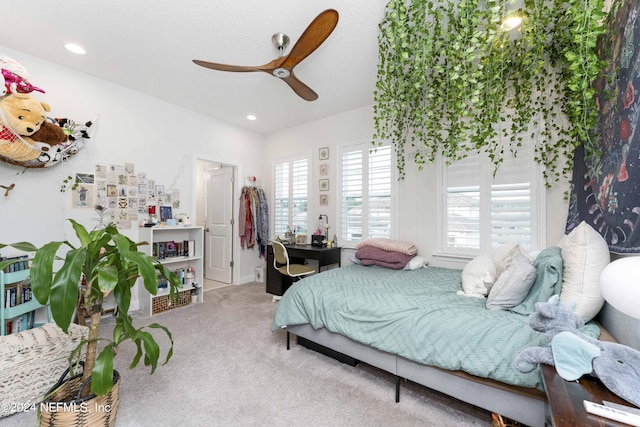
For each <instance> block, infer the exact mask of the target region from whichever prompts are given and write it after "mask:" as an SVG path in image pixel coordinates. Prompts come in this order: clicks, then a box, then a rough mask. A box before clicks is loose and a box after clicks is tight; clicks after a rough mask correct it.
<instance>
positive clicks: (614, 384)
mask: <svg viewBox="0 0 640 427" xmlns="http://www.w3.org/2000/svg"><path fill="white" fill-rule="evenodd" d="M573 308H574V305H573V304H566V303H561V302H560V299H559V298H558V296H557V295H554V296H552V297H551V298H550V299H549V301H547V302H543V303H537V304H536V312H535V313H534V314H532V315H531V317H530V319H529V325H530V326H531V328H532V329H534V330H536V331H539V332H543V333H544V334H545V336H546V338H547V340H548V342H549V347H530V348H527V349H525V350H523V351H521V352H520V354H518V356H517V357H516V359H515V361H514V365H515V367H516V369H518V370H519V371H520V372H531V371H532V370H533V369H535V367H536V365H537V364H538V363H545V364H547V365H551V366H555V367H556V370H557V372H558V375H560V376H561V377H562V378H564V379H565V380H568V381H573V380H577V379H578V378H580V377H581V376H582V375H584V374H588V375H592V376H595V377H598V378H599V379H600V381H602V383H603V384H604V385H605V386H606V387H607V388H608V389H609V390H611V391H612V392H613V393H615V394H616V395H618V396H619V397H621V398H623V399H625V400H627V401H628V402H630V403H632V404H634V405H636V406H640V351H637V350H634V349H633V348H630V347H627V346H624V345H622V344H617V343H612V342H606V341H600V340H597V339H595V338H592V337H590V336H588V335H585V334H583V333H582V332H580V331H579V330H578V328H580V327H581V326H583V325H584V322H583V321H582V319H581V318H580V317H579V316H577V315H575V314H574V313H573Z"/></svg>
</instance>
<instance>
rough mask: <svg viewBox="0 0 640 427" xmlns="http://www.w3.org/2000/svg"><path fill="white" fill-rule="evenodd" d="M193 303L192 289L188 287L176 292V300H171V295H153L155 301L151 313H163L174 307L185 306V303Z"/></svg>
mask: <svg viewBox="0 0 640 427" xmlns="http://www.w3.org/2000/svg"><path fill="white" fill-rule="evenodd" d="M189 304H191V290H190V289H187V290H186V291H180V292H177V293H176V297H175V299H174V300H171V296H170V295H169V294H167V295H160V296H157V297H153V303H152V305H151V314H158V313H162V312H165V311H168V310H171V309H174V308H178V307H184V306H185V305H189Z"/></svg>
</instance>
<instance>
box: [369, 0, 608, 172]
mask: <svg viewBox="0 0 640 427" xmlns="http://www.w3.org/2000/svg"><path fill="white" fill-rule="evenodd" d="M510 3H511V1H509V0H461V1H458V2H450V1H437V0H436V1H434V0H391V1H390V2H389V3H388V4H387V8H386V11H385V17H384V19H383V20H382V21H381V23H380V33H379V58H380V59H379V64H378V75H377V83H376V90H375V93H374V98H375V104H374V126H375V132H374V137H373V144H374V145H380V144H382V143H384V142H385V141H391V142H392V143H393V145H394V147H395V151H396V158H397V168H398V171H399V176H400V177H401V178H403V177H404V170H405V167H406V161H407V158H412V160H413V161H414V162H415V163H416V164H417V165H418V168H419V169H422V168H423V167H424V165H425V164H426V163H430V162H433V161H434V160H435V158H436V156H438V155H442V156H443V157H444V158H445V159H446V160H447V161H448V162H453V161H456V160H459V159H462V158H464V157H466V156H467V154H468V153H469V152H479V151H484V152H486V153H487V155H488V156H489V158H490V159H491V160H492V162H493V165H494V167H495V170H497V168H498V167H499V166H500V164H501V162H502V159H503V158H504V154H505V153H506V152H513V153H514V154H516V153H517V151H518V148H519V147H521V145H522V144H523V142H524V141H525V140H529V139H531V140H532V141H533V142H534V147H533V152H534V158H535V160H536V161H538V162H539V163H541V164H542V165H544V166H545V168H544V172H543V173H544V177H545V180H546V182H547V184H548V185H550V184H551V183H553V182H555V181H557V179H559V177H561V176H567V175H569V172H570V171H571V169H572V158H573V150H574V147H576V146H578V145H579V144H582V143H584V144H585V146H586V147H587V152H588V153H591V154H593V153H595V151H596V150H595V149H594V147H595V141H594V140H593V139H594V136H593V135H592V134H591V133H590V131H591V130H592V129H593V128H594V127H595V123H596V118H597V117H596V115H597V113H596V108H595V98H594V96H593V94H594V92H593V89H592V83H593V81H594V80H595V78H596V77H597V75H598V73H599V72H600V70H602V68H603V63H602V61H601V60H600V59H599V58H598V55H597V50H596V42H597V40H598V37H599V36H600V35H601V34H602V33H603V31H604V25H603V20H604V18H605V13H604V12H603V11H602V10H603V0H524V1H523V4H522V7H521V8H520V9H518V10H515V11H513V12H512V13H515V14H517V15H519V16H520V17H522V18H523V24H522V25H521V26H520V27H518V29H517V30H512V31H506V30H505V29H504V28H503V27H502V26H503V22H504V18H505V16H507V15H508V14H509V12H508V10H507V9H508V8H509V7H510Z"/></svg>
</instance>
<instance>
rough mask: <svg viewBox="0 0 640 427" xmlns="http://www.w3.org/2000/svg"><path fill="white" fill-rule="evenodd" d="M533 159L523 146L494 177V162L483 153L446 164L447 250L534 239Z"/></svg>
mask: <svg viewBox="0 0 640 427" xmlns="http://www.w3.org/2000/svg"><path fill="white" fill-rule="evenodd" d="M531 168H532V160H531V156H530V152H529V149H528V148H527V147H521V148H520V149H519V151H518V155H517V157H513V156H512V155H511V154H507V155H506V156H505V159H504V160H503V163H502V165H501V166H500V168H499V169H498V172H497V173H496V176H495V177H493V166H492V165H491V164H490V162H489V161H488V159H486V158H484V157H481V156H480V155H478V154H473V155H469V157H467V158H465V159H462V160H460V161H458V162H455V163H453V164H452V165H450V166H448V167H446V168H444V169H443V179H442V182H443V183H444V187H445V188H444V190H445V197H444V205H445V206H444V207H443V212H442V217H443V219H442V224H443V226H444V232H443V244H442V251H443V252H449V253H452V254H456V253H458V254H472V253H477V252H479V251H480V250H490V249H491V248H495V247H497V246H501V245H504V244H507V243H519V244H521V245H522V246H523V247H524V248H525V249H531V248H532V246H533V245H534V244H535V241H534V239H532V236H533V235H534V234H535V227H534V226H533V224H534V217H535V212H534V211H535V206H536V204H535V203H534V201H532V198H534V195H533V193H532V183H531V176H532V173H531Z"/></svg>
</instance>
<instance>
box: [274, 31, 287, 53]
mask: <svg viewBox="0 0 640 427" xmlns="http://www.w3.org/2000/svg"><path fill="white" fill-rule="evenodd" d="M271 41H272V42H273V44H274V45H275V46H276V48H278V50H279V51H280V52H282V51H284V50H285V49H286V48H287V46H289V36H288V35H286V34H283V33H276V34H274V35H273V36H271Z"/></svg>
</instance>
